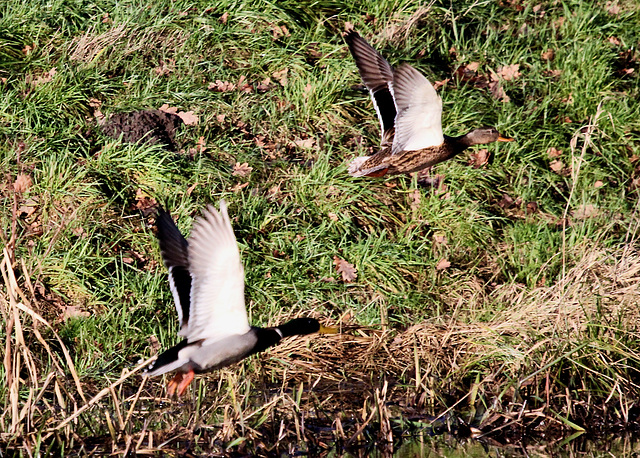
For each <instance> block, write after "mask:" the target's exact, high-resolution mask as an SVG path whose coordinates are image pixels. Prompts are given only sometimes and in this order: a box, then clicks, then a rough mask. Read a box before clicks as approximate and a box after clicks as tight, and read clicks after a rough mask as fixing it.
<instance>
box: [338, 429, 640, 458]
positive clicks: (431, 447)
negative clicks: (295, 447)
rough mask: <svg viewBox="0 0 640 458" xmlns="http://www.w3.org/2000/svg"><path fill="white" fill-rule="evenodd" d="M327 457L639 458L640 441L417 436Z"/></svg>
mask: <svg viewBox="0 0 640 458" xmlns="http://www.w3.org/2000/svg"><path fill="white" fill-rule="evenodd" d="M327 456H328V457H345V458H346V457H375V458H378V457H380V458H383V457H391V456H392V457H400V458H413V457H417V458H431V457H448V458H458V457H496V458H509V457H540V458H542V457H571V458H574V457H576V458H577V457H580V458H591V457H607V458H612V457H615V458H618V457H629V458H639V457H640V441H638V438H637V437H632V436H626V437H615V438H610V439H602V440H597V441H594V440H591V439H590V438H589V437H586V435H585V434H575V435H573V436H570V437H568V438H564V439H560V440H553V441H548V442H542V441H537V442H535V443H529V444H508V445H501V444H490V443H488V442H485V441H482V440H474V439H468V440H463V441H461V440H458V439H455V438H453V437H432V436H418V437H413V438H406V440H405V441H404V442H403V443H402V444H401V445H399V446H396V447H395V448H394V450H393V451H391V450H384V449H381V448H379V447H376V448H374V449H364V448H363V449H359V450H349V451H344V450H343V451H339V450H334V451H332V452H331V453H329V454H328V455H327Z"/></svg>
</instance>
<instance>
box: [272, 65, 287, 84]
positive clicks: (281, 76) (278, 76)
mask: <svg viewBox="0 0 640 458" xmlns="http://www.w3.org/2000/svg"><path fill="white" fill-rule="evenodd" d="M288 73H289V69H288V68H283V69H282V70H279V71H277V72H273V75H271V76H273V77H274V78H275V80H276V81H277V82H278V83H280V84H281V85H282V86H286V85H287V83H288V80H287V74H288Z"/></svg>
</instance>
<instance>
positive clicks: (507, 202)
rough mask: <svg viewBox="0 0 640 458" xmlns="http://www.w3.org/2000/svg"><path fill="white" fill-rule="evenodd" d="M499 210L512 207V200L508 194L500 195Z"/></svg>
mask: <svg viewBox="0 0 640 458" xmlns="http://www.w3.org/2000/svg"><path fill="white" fill-rule="evenodd" d="M498 205H499V206H500V207H501V208H504V209H507V208H511V207H512V206H513V198H512V197H511V196H510V195H509V194H506V193H505V194H502V199H500V200H499V201H498Z"/></svg>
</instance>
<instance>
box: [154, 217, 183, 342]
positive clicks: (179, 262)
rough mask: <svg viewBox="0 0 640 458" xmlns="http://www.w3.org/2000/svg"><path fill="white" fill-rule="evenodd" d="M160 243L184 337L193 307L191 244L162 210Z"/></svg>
mask: <svg viewBox="0 0 640 458" xmlns="http://www.w3.org/2000/svg"><path fill="white" fill-rule="evenodd" d="M156 227H157V228H158V241H159V243H160V250H161V252H162V259H163V261H164V265H165V266H166V267H167V269H168V270H169V287H170V288H171V293H173V299H174V301H175V303H176V311H177V312H178V321H179V322H180V332H179V333H178V334H180V335H182V334H183V333H184V332H185V331H186V329H187V326H188V323H189V308H190V306H191V299H190V296H191V274H190V273H189V253H188V246H189V244H188V243H187V241H186V240H185V238H184V237H183V236H182V234H181V233H180V230H179V229H178V228H177V227H176V225H175V223H174V222H173V219H172V218H171V215H170V214H169V213H167V212H166V211H164V210H163V209H160V210H159V211H158V216H157V218H156Z"/></svg>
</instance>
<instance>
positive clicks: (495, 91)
mask: <svg viewBox="0 0 640 458" xmlns="http://www.w3.org/2000/svg"><path fill="white" fill-rule="evenodd" d="M489 90H490V91H491V95H493V98H494V99H497V100H501V101H502V102H504V103H509V102H511V97H509V96H508V95H507V93H506V92H504V89H502V85H501V84H500V81H491V83H489Z"/></svg>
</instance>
